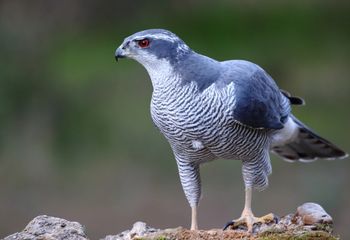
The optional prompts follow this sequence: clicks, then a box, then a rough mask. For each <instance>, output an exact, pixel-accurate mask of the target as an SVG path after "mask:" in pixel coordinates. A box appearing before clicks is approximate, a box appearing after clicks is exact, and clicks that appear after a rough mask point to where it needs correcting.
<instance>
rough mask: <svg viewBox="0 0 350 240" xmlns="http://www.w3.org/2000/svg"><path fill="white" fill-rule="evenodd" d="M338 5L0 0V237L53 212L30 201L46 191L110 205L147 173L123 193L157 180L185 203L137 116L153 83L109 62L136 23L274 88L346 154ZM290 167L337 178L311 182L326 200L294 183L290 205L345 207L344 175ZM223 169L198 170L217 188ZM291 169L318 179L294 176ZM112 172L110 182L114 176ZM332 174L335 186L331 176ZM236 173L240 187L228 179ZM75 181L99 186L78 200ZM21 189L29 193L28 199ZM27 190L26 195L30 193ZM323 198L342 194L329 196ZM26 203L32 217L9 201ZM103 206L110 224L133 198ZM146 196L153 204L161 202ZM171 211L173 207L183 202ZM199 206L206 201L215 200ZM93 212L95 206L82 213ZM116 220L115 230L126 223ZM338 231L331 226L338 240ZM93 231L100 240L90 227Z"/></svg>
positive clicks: (142, 116)
mask: <svg viewBox="0 0 350 240" xmlns="http://www.w3.org/2000/svg"><path fill="white" fill-rule="evenodd" d="M349 10H350V4H349V3H348V1H290V2H281V1H263V2H261V1H215V2H214V1H186V2H185V1H175V0H173V1H160V0H159V1H132V2H130V3H128V2H126V1H112V0H108V1H92V0H87V1H82V0H78V1H68V0H63V1H44V0H35V1H19V0H18V1H17V0H2V1H0V56H1V58H0V126H1V128H0V182H1V183H0V187H1V189H2V190H1V192H0V195H1V197H0V205H2V206H3V207H0V225H1V226H0V236H2V235H3V234H5V233H9V231H13V230H14V229H18V228H19V227H18V221H16V220H15V219H17V218H18V217H22V218H23V217H28V216H32V214H36V212H37V211H44V210H46V211H49V212H50V211H53V210H52V209H56V210H57V209H59V210H61V211H58V210H57V212H62V211H63V210H62V209H61V208H60V207H57V208H52V207H51V208H50V207H47V208H43V207H42V206H41V204H40V202H41V203H42V202H45V201H46V200H47V199H46V198H44V197H43V196H42V195H47V194H48V195H50V194H52V196H54V197H53V198H54V199H56V201H55V200H54V199H50V200H47V201H52V202H50V203H51V204H52V205H54V206H58V205H59V202H57V201H58V199H61V198H66V197H68V196H70V197H68V200H67V201H68V203H69V204H70V205H71V206H72V207H71V208H74V206H76V205H74V204H79V202H80V201H81V200H79V196H80V194H81V193H79V191H78V192H77V193H75V191H74V189H75V188H82V189H86V191H87V192H86V194H92V195H94V194H102V193H103V194H112V197H111V196H110V197H111V198H113V197H114V196H115V195H113V193H109V191H113V190H115V191H116V192H117V193H120V192H123V193H124V194H125V195H127V196H130V197H136V198H140V196H137V195H133V194H131V193H130V191H129V190H128V187H127V186H124V185H123V184H126V183H128V184H129V185H130V184H131V185H132V186H134V185H133V184H132V183H130V182H128V181H129V180H130V181H137V180H138V179H141V182H142V181H143V180H144V178H145V176H146V178H147V179H148V177H147V176H149V178H150V179H151V180H150V182H147V181H146V182H143V183H142V184H143V185H142V184H141V183H138V184H136V185H135V187H137V188H142V186H143V187H145V186H146V187H145V189H147V186H148V187H151V188H152V186H153V185H152V184H157V186H156V188H158V187H159V186H162V187H159V188H160V189H161V190H154V192H156V193H160V192H162V191H167V190H165V189H168V191H169V192H171V191H172V190H171V189H174V188H176V191H177V192H176V193H174V194H175V195H176V194H178V195H179V199H182V198H183V199H184V197H183V196H182V192H181V189H179V184H178V180H177V177H176V165H175V161H174V160H173V159H172V154H171V152H170V149H169V146H168V145H167V143H166V142H165V141H164V139H163V138H162V136H161V135H160V133H158V132H157V130H156V129H155V128H154V127H153V124H152V122H151V119H150V114H149V101H150V97H151V91H152V89H151V83H150V81H149V79H148V76H147V73H146V71H145V70H144V69H143V68H142V67H141V66H140V65H139V64H137V63H135V62H132V61H127V60H126V61H122V62H119V63H118V64H117V63H116V62H115V60H114V51H115V49H116V48H117V47H118V46H119V44H120V43H121V42H122V41H123V38H124V37H126V36H128V35H130V34H132V33H134V32H136V31H139V30H143V29H147V28H166V29H169V30H171V31H173V32H175V33H177V35H179V36H180V37H181V38H182V39H183V40H184V41H185V42H186V43H187V44H188V45H189V46H191V47H192V48H193V49H194V50H195V51H198V52H200V53H202V54H205V55H209V56H211V57H213V58H216V59H219V60H225V59H248V60H250V61H253V62H256V63H258V64H259V65H261V66H262V67H263V68H265V69H266V70H267V71H268V72H269V73H270V74H271V75H272V76H273V78H274V79H275V80H276V81H277V83H278V84H279V86H280V87H281V88H284V89H286V90H288V91H290V92H292V93H293V94H295V95H299V96H302V97H304V98H305V100H306V102H307V106H306V107H301V108H296V109H295V114H296V115H297V116H298V117H300V118H301V119H302V120H303V121H305V122H306V123H308V124H309V125H311V126H312V127H313V128H314V129H315V130H317V131H318V132H320V134H322V135H324V136H326V137H328V138H330V139H331V140H333V141H334V142H336V143H337V144H338V145H339V146H341V147H343V148H344V149H345V150H348V151H349V149H350V145H349V143H348V141H347V138H348V134H349V133H350V131H349V130H350V127H349V121H350V112H349V109H348V106H347V103H349V102H350V96H349V93H350V83H349V79H348V78H349V75H350V68H349V63H350V61H349V60H350V44H349V42H350V14H349ZM234 164H235V165H234V166H232V165H230V168H231V166H232V168H236V171H235V172H234V173H233V176H236V175H237V176H239V174H240V173H239V172H240V171H239V170H240V165H239V163H234ZM344 164H345V165H344ZM344 164H343V165H342V166H346V167H347V168H348V167H349V164H348V163H344ZM303 166H304V165H300V170H298V169H297V170H295V171H299V173H300V174H301V176H300V177H301V178H305V182H314V183H315V182H316V183H317V182H318V181H320V179H322V178H324V177H325V175H327V171H329V169H331V168H332V169H333V170H334V171H336V172H332V173H331V175H329V176H328V177H329V178H328V179H329V181H330V182H329V185H327V184H326V183H322V184H323V185H325V184H326V185H327V186H328V191H330V190H332V189H333V192H330V193H329V194H328V195H327V196H328V197H327V196H325V194H324V193H323V194H321V193H322V191H323V190H322V189H319V188H317V187H315V188H313V187H312V186H314V185H312V186H310V185H311V184H310V185H308V184H306V185H305V188H304V190H302V191H300V198H298V199H305V198H306V196H317V197H318V198H316V199H328V198H329V199H328V200H327V201H325V204H326V205H327V206H330V207H335V206H337V205H339V206H344V205H342V204H344V203H342V202H341V201H344V202H345V200H344V199H347V200H349V193H348V192H347V193H344V192H341V186H344V185H342V184H344V182H347V181H349V176H348V175H346V174H347V173H346V171H344V168H342V169H339V168H340V167H339V165H335V164H333V165H331V164H329V165H328V164H327V163H319V164H318V165H314V167H313V166H310V167H309V166H306V167H303ZM315 166H318V168H317V167H315ZM227 167H228V165H220V166H219V167H216V168H215V166H210V167H208V168H207V167H205V168H204V169H203V171H204V176H205V175H207V176H212V179H215V174H214V173H213V171H218V172H220V175H221V173H226V175H227V177H225V179H224V180H228V181H229V179H231V177H232V176H231V175H230V174H231V171H230V170H227ZM316 168H317V170H316ZM113 169H115V171H113ZM274 169H275V170H276V169H278V171H275V173H276V175H273V176H272V178H274V177H276V179H277V180H276V179H274V180H272V181H279V180H281V179H282V178H283V177H284V174H280V175H278V172H279V171H281V172H282V173H283V171H285V172H286V171H287V167H286V166H285V165H283V164H280V163H279V161H278V162H277V161H276V162H275V163H274ZM302 169H307V170H308V171H311V172H312V171H313V169H314V173H315V171H321V173H320V174H319V176H315V174H314V175H312V174H311V173H310V174H309V175H307V174H306V175H305V174H304V175H302V174H303V170H302ZM305 171H306V170H305ZM275 173H274V174H275ZM114 174H115V175H118V174H119V175H120V176H123V177H116V178H113V175H114ZM123 174H124V175H123ZM169 174H171V175H169ZM290 174H291V175H293V174H294V173H290ZM107 175H108V176H109V175H111V176H110V178H109V177H108V176H107ZM129 175H132V176H134V177H135V175H139V176H138V177H135V178H129V177H128V176H129ZM316 175H317V174H316ZM332 175H336V176H337V177H338V178H337V179H333V180H334V181H332V178H331V176H332ZM303 176H304V177H303ZM124 177H125V178H126V179H128V181H127V182H125V179H124ZM203 178H204V177H203ZM235 179H237V186H242V184H243V183H242V182H241V178H240V177H235ZM313 179H316V180H313ZM291 180H292V177H291V178H290V179H289V181H291ZM104 181H105V182H104ZM109 181H111V182H109ZM113 181H114V182H115V184H116V186H114V184H113ZM204 181H205V180H204ZM211 181H213V182H210V181H209V180H208V182H209V183H208V184H212V185H210V186H212V188H211V189H221V188H220V187H219V186H218V184H219V183H216V182H215V181H216V180H211ZM217 181H219V180H217ZM281 181H282V180H281ZM106 182H108V184H107V183H106ZM173 182H176V184H175V183H173ZM84 184H85V185H84ZM86 184H93V186H94V187H95V188H96V189H99V188H101V187H102V188H103V186H105V185H106V186H105V187H106V189H109V190H106V192H103V190H96V192H88V190H87V189H88V188H89V187H88V186H87V185H86ZM139 184H140V186H139ZM147 184H150V185H147ZM332 184H333V185H332ZM337 184H338V187H334V185H337ZM339 184H340V185H339ZM38 186H39V187H38ZM154 186H155V185H154ZM18 187H19V188H18ZM41 187H42V188H41ZM52 187H53V190H52V189H51V190H49V189H50V188H52ZM114 187H115V189H111V188H114ZM307 187H309V188H313V189H316V190H315V193H314V195H308V194H311V192H312V191H311V190H310V192H307V191H308V190H307V189H308V188H307ZM14 189H16V190H14ZM18 189H19V190H18ZM25 189H27V191H26V190H25ZM38 189H39V190H38ZM64 189H66V190H64ZM67 189H68V190H67ZM123 189H124V190H123ZM169 189H170V190H169ZM29 190H31V191H33V192H32V193H30V194H31V195H30V196H27V195H26V194H27V193H28V191H29ZM38 191H41V193H40V194H39V197H37V196H35V194H38ZM152 191H153V190H152ZM208 191H210V190H208ZM303 191H304V192H303ZM107 192H108V193H107ZM60 193H62V196H61V194H60ZM74 194H75V195H74ZM145 194H146V193H145ZM228 194H229V193H228ZM337 194H343V195H344V197H343V198H342V197H341V196H342V195H337ZM208 195H210V193H208ZM336 195H337V196H338V197H339V199H343V200H339V201H337V200H334V199H333V198H332V197H331V196H336ZM60 196H61V198H60ZM152 196H153V195H152V194H151V195H150V196H149V198H150V199H152ZM176 196H177V195H176ZM303 196H304V198H303ZM25 197H26V198H27V200H28V201H29V203H30V206H31V207H32V208H33V209H31V210H30V209H28V208H26V207H23V206H22V205H23V204H27V203H28V202H25V201H24V200H18V199H21V198H25ZM41 197H42V198H41ZM90 197H91V196H90ZM75 198H76V199H75ZM116 198H118V197H116ZM277 198H278V197H277ZM14 199H17V201H18V202H16V201H14ZM45 199H46V200H45ZM74 199H75V200H74ZM118 199H119V198H118ZM145 199H146V198H145ZM61 200H62V199H61ZM100 200H101V199H100ZM30 201H31V202H30ZM94 201H95V200H91V201H90V202H89V203H90V205H89V204H86V205H88V206H91V204H93V203H94ZM96 201H97V200H96ZM101 201H102V200H101ZM115 201H116V202H117V204H119V205H120V206H121V207H120V208H117V210H115V214H122V216H125V215H128V213H129V211H132V210H131V209H134V208H135V205H136V204H137V203H136V202H135V203H134V205H131V203H129V202H128V203H127V202H121V200H120V199H119V200H115ZM149 201H153V200H149ZM159 201H160V202H162V203H159V204H163V205H166V202H167V201H169V199H168V200H167V199H166V198H165V200H163V201H162V200H159ZM295 201H296V200H295ZM300 201H303V200H300ZM38 202H39V203H38ZM145 202H147V201H146V200H145ZM29 203H28V204H29ZM21 204H22V205H21ZM96 204H97V203H96ZM99 204H100V202H99ZM102 204H103V205H106V207H107V206H109V204H111V203H109V202H108V203H106V202H104V203H102ZM123 204H124V205H123ZM181 204H182V205H181V206H186V203H185V200H183V202H182V203H181ZM210 206H211V207H214V206H216V203H215V201H213V202H212V205H210ZM271 206H274V205H273V204H271ZM292 206H293V205H292ZM140 207H141V206H140ZM293 207H294V206H293ZM346 207H347V208H348V206H347V205H346ZM71 208H69V210H70V212H72V211H71ZM123 208H124V209H123ZM142 208H143V209H144V208H147V207H145V206H143V207H142ZM14 209H16V210H14ZM87 209H88V207H87ZM87 209H85V208H81V211H80V212H79V213H81V212H84V211H87ZM239 209H240V207H237V211H239ZM122 210H124V211H122ZM67 211H68V210H67ZM100 211H101V210H100ZM339 211H341V210H338V212H336V213H335V214H339V217H338V218H339V219H342V216H344V214H345V213H343V215H342V216H341V213H340V212H339ZM53 212H55V211H53ZM139 212H140V211H139ZM139 212H138V213H139ZM107 213H108V211H107ZM185 213H187V212H185ZM346 213H348V214H350V212H349V210H348V211H347V212H346ZM8 214H10V215H13V216H14V219H13V220H12V222H10V223H5V220H4V219H1V218H2V216H5V215H8ZM16 214H17V215H16ZM97 214H98V211H97V210H96V211H95V214H93V215H94V217H95V216H96V215H97ZM100 214H101V215H103V213H100ZM135 214H136V216H138V215H137V213H135ZM211 214H214V215H215V213H211ZM83 215H84V214H83ZM129 215H130V214H129ZM214 215H213V216H214ZM103 216H106V215H103ZM75 217H76V215H75ZM82 218H83V217H82ZM101 218H102V217H101ZM155 218H156V217H155ZM343 218H344V217H343ZM84 219H85V220H86V219H89V217H87V216H86V215H85V218H84ZM150 219H151V218H150ZM177 219H182V220H183V219H187V218H185V217H182V218H181V217H178V218H177ZM213 219H215V221H218V220H217V219H216V218H215V217H213ZM220 219H221V220H222V221H224V220H226V219H222V218H220ZM336 219H337V217H336ZM134 220H136V219H134ZM86 221H87V220H86ZM91 221H92V220H91ZM202 221H204V222H206V224H208V225H210V224H212V223H213V222H215V221H214V220H213V221H211V220H210V219H208V220H202ZM21 222H22V221H21ZM23 222H26V221H25V220H23ZM16 223H17V224H16ZM118 224H119V225H118V229H120V230H121V229H122V227H123V226H126V225H127V224H130V223H129V222H127V221H124V222H123V221H121V222H119V223H118ZM177 224H179V223H177ZM344 224H345V223H344ZM182 225H184V226H186V223H183V224H182ZM108 226H111V225H108V224H106V229H108ZM342 226H343V225H341V226H340V232H341V233H342V234H343V235H344V236H350V233H349V232H346V229H345V227H342ZM108 230H109V231H112V228H110V229H108ZM94 231H96V232H94V233H93V234H95V235H99V234H101V232H99V231H103V229H102V228H99V229H98V228H96V230H94Z"/></svg>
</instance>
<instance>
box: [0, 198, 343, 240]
mask: <svg viewBox="0 0 350 240" xmlns="http://www.w3.org/2000/svg"><path fill="white" fill-rule="evenodd" d="M332 222H333V221H332V218H331V216H329V214H327V213H326V211H325V210H324V209H323V208H322V207H321V206H320V205H318V204H316V203H305V204H303V205H301V206H300V207H298V209H297V212H296V213H295V214H288V215H286V216H283V217H281V218H280V219H279V221H278V222H277V223H275V222H269V223H264V224H255V226H254V233H253V234H252V235H251V234H249V233H248V232H247V230H246V226H245V227H244V226H243V227H238V228H236V229H233V230H232V229H231V230H225V231H223V230H222V229H211V230H208V231H205V230H198V231H191V230H188V229H185V228H182V227H177V228H169V229H165V230H161V229H156V228H152V227H149V226H147V224H146V223H144V222H136V223H134V225H133V227H132V228H131V229H130V230H126V231H123V232H122V233H119V234H117V235H108V236H106V237H105V238H103V239H101V240H174V239H176V240H197V239H202V240H219V239H220V240H234V239H254V240H267V239H323V240H337V239H338V238H336V237H334V236H333V235H332V230H333V229H332V227H333V226H332ZM87 239H88V238H87V237H86V234H85V232H84V227H83V226H82V225H81V224H80V223H77V222H69V221H67V220H64V219H60V218H55V217H49V216H45V215H43V216H38V217H36V218H34V219H33V220H32V221H31V222H30V223H29V224H28V225H27V226H26V228H25V229H24V230H23V231H22V232H18V233H15V234H12V235H10V236H8V237H5V238H4V240H87Z"/></svg>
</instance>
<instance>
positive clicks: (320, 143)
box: [271, 116, 348, 162]
mask: <svg viewBox="0 0 350 240" xmlns="http://www.w3.org/2000/svg"><path fill="white" fill-rule="evenodd" d="M291 118H292V119H293V121H294V122H295V123H296V125H297V127H298V135H297V136H296V138H295V139H294V140H293V141H292V142H289V143H287V144H285V145H280V146H274V147H273V148H272V149H271V150H272V152H274V153H276V154H277V155H279V156H280V157H282V158H283V159H284V160H286V161H292V162H294V161H304V162H310V161H314V160H317V159H327V160H333V159H341V158H346V157H347V156H348V154H347V153H346V152H344V151H343V150H341V149H340V148H338V147H337V146H335V145H334V144H333V143H331V142H329V141H328V140H326V139H324V138H322V137H320V136H319V135H317V134H316V133H315V132H313V131H312V130H311V129H310V128H308V127H307V126H306V125H304V124H303V123H302V122H301V121H299V120H298V119H297V118H296V117H294V116H291Z"/></svg>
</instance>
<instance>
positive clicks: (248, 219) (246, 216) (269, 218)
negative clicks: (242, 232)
mask: <svg viewBox="0 0 350 240" xmlns="http://www.w3.org/2000/svg"><path fill="white" fill-rule="evenodd" d="M270 222H275V223H277V222H278V218H277V217H276V216H275V215H274V214H273V213H269V214H267V215H265V216H263V217H255V216H254V215H253V213H249V212H248V213H247V212H243V213H242V216H241V217H240V218H238V219H236V220H232V221H231V222H228V223H227V224H226V225H225V227H224V230H226V229H228V228H229V227H230V226H231V228H232V229H235V228H237V227H238V226H241V225H246V226H247V228H248V232H249V233H252V232H253V226H254V224H256V223H260V224H264V223H265V224H266V223H270Z"/></svg>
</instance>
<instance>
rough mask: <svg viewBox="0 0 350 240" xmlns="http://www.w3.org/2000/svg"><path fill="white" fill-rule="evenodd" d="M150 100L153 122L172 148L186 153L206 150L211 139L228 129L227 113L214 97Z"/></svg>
mask: <svg viewBox="0 0 350 240" xmlns="http://www.w3.org/2000/svg"><path fill="white" fill-rule="evenodd" d="M188 92H189V93H190V94H186V92H182V93H181V94H178V95H175V96H171V97H169V95H166V96H163V98H160V97H159V96H153V98H152V102H151V115H152V119H153V122H154V123H155V125H156V126H157V127H158V128H159V130H160V131H161V132H162V133H163V134H164V136H165V137H166V138H167V139H168V141H169V142H170V144H171V145H172V146H173V147H174V146H176V147H178V148H181V149H183V150H186V151H202V150H203V149H209V147H210V145H211V144H212V139H214V138H216V137H217V136H218V135H220V131H224V129H225V126H228V123H227V120H228V118H227V117H226V115H227V112H226V111H225V109H224V108H223V107H222V105H220V99H218V98H217V97H215V96H214V97H213V96H212V97H210V98H209V97H206V96H205V95H196V94H191V92H190V90H189V91H188Z"/></svg>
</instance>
